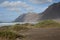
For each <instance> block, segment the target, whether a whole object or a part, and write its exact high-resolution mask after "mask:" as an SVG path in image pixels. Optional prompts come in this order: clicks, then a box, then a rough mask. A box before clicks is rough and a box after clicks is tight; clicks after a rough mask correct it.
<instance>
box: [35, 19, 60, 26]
mask: <svg viewBox="0 0 60 40" xmlns="http://www.w3.org/2000/svg"><path fill="white" fill-rule="evenodd" d="M35 26H36V27H60V24H59V23H57V22H55V21H53V20H45V21H42V22H39V23H37V24H36V25H35Z"/></svg>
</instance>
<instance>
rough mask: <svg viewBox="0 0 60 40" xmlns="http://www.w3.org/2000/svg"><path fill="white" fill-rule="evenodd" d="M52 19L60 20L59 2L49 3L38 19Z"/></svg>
mask: <svg viewBox="0 0 60 40" xmlns="http://www.w3.org/2000/svg"><path fill="white" fill-rule="evenodd" d="M46 19H54V20H60V2H59V3H54V4H52V5H50V6H49V7H48V8H47V9H46V10H45V11H44V12H43V13H42V17H41V18H40V20H46Z"/></svg>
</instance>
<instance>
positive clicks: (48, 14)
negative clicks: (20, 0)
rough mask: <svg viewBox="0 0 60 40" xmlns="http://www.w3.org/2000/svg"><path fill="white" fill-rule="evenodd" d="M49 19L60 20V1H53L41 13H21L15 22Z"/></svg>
mask: <svg viewBox="0 0 60 40" xmlns="http://www.w3.org/2000/svg"><path fill="white" fill-rule="evenodd" d="M47 19H50V20H57V21H60V2H59V3H53V4H52V5H50V6H49V7H48V8H47V9H46V10H45V11H44V12H42V13H40V14H37V13H33V12H28V13H26V14H23V15H20V16H19V17H18V18H16V20H15V22H37V21H41V20H47Z"/></svg>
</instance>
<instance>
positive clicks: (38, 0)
mask: <svg viewBox="0 0 60 40" xmlns="http://www.w3.org/2000/svg"><path fill="white" fill-rule="evenodd" d="M29 1H30V2H32V3H35V4H43V3H48V2H52V0H29Z"/></svg>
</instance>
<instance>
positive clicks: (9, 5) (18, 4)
mask: <svg viewBox="0 0 60 40" xmlns="http://www.w3.org/2000/svg"><path fill="white" fill-rule="evenodd" d="M0 7H4V8H6V9H9V10H11V11H19V10H20V8H24V9H25V10H27V11H28V10H29V11H30V10H33V9H34V8H33V7H32V6H30V5H28V4H27V3H25V2H22V1H11V2H10V1H4V2H2V3H1V4H0Z"/></svg>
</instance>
